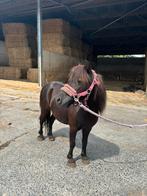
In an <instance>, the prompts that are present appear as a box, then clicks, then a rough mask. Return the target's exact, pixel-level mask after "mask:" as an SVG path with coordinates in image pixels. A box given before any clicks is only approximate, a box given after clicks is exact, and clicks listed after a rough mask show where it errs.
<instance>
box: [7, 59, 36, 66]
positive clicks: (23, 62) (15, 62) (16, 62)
mask: <svg viewBox="0 0 147 196" xmlns="http://www.w3.org/2000/svg"><path fill="white" fill-rule="evenodd" d="M9 65H10V66H12V67H25V68H30V67H36V59H31V58H28V59H14V58H12V59H11V58H9Z"/></svg>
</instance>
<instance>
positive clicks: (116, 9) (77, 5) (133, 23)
mask: <svg viewBox="0 0 147 196" xmlns="http://www.w3.org/2000/svg"><path fill="white" fill-rule="evenodd" d="M36 10H37V1H36V0H31V1H30V0H23V1H22V0H21V1H20V0H1V1H0V22H27V23H32V24H35V23H36ZM42 10H43V18H53V17H54V18H59V17H60V18H63V19H65V20H68V21H70V22H71V23H73V24H75V25H77V26H78V27H80V28H81V29H82V31H83V32H84V37H85V39H87V40H88V41H89V42H92V43H93V44H94V46H95V51H96V52H97V53H98V54H120V53H121V54H123V53H128V54H129V53H130V54H135V53H136V54H139V53H144V51H145V49H146V48H147V0H42Z"/></svg>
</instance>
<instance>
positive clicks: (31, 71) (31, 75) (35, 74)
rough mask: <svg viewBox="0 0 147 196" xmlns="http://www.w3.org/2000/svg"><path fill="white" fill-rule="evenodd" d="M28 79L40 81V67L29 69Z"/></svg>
mask: <svg viewBox="0 0 147 196" xmlns="http://www.w3.org/2000/svg"><path fill="white" fill-rule="evenodd" d="M27 79H28V80H29V81H31V82H38V69H37V68H30V69H28V71H27Z"/></svg>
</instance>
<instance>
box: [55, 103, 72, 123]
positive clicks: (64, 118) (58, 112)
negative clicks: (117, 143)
mask: <svg viewBox="0 0 147 196" xmlns="http://www.w3.org/2000/svg"><path fill="white" fill-rule="evenodd" d="M51 111H52V113H53V115H54V117H55V118H56V119H57V120H58V121H60V122H61V123H64V124H68V115H67V114H68V113H67V108H66V107H63V106H60V105H58V104H57V103H56V100H53V101H52V104H51Z"/></svg>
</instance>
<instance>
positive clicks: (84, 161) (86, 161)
mask: <svg viewBox="0 0 147 196" xmlns="http://www.w3.org/2000/svg"><path fill="white" fill-rule="evenodd" d="M81 159H82V163H84V164H85V165H88V164H90V160H89V158H88V157H87V156H82V157H81Z"/></svg>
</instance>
